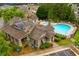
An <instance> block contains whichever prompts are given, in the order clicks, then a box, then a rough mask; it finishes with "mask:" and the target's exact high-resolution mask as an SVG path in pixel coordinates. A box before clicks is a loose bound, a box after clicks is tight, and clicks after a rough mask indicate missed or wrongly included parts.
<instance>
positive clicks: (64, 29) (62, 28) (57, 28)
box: [51, 23, 71, 35]
mask: <svg viewBox="0 0 79 59" xmlns="http://www.w3.org/2000/svg"><path fill="white" fill-rule="evenodd" d="M51 26H52V27H53V28H54V32H56V33H59V34H63V35H66V33H68V31H69V30H70V29H71V27H70V26H69V25H68V24H64V23H59V24H51Z"/></svg>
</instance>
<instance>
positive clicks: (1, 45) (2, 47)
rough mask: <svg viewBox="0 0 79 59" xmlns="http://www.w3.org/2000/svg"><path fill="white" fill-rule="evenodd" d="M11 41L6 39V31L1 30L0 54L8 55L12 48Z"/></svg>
mask: <svg viewBox="0 0 79 59" xmlns="http://www.w3.org/2000/svg"><path fill="white" fill-rule="evenodd" d="M9 44H10V43H9V42H7V41H6V40H5V37H4V33H3V32H0V56H8V55H10V52H11V50H12V48H11V47H10V45H9Z"/></svg>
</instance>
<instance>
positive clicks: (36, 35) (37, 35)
mask: <svg viewBox="0 0 79 59" xmlns="http://www.w3.org/2000/svg"><path fill="white" fill-rule="evenodd" d="M29 35H30V38H32V39H34V40H38V39H41V38H42V37H43V36H45V35H46V32H45V31H44V30H42V28H39V26H35V27H34V29H33V30H32V32H31V33H30V34H29Z"/></svg>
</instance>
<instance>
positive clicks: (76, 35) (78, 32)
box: [74, 30, 79, 39]
mask: <svg viewBox="0 0 79 59" xmlns="http://www.w3.org/2000/svg"><path fill="white" fill-rule="evenodd" d="M74 38H77V39H78V38H79V30H77V31H76V33H75V35H74Z"/></svg>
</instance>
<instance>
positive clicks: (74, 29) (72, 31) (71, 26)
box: [40, 21, 77, 38]
mask: <svg viewBox="0 0 79 59" xmlns="http://www.w3.org/2000/svg"><path fill="white" fill-rule="evenodd" d="M43 23H44V25H46V24H48V22H47V21H46V24H45V21H43V22H40V25H42V24H43ZM52 24H53V25H55V24H66V25H68V26H70V30H69V31H67V33H66V34H65V35H66V36H67V38H71V37H72V35H73V34H74V33H75V32H76V30H77V27H76V26H73V25H71V24H68V23H63V22H62V23H51V25H52Z"/></svg>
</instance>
